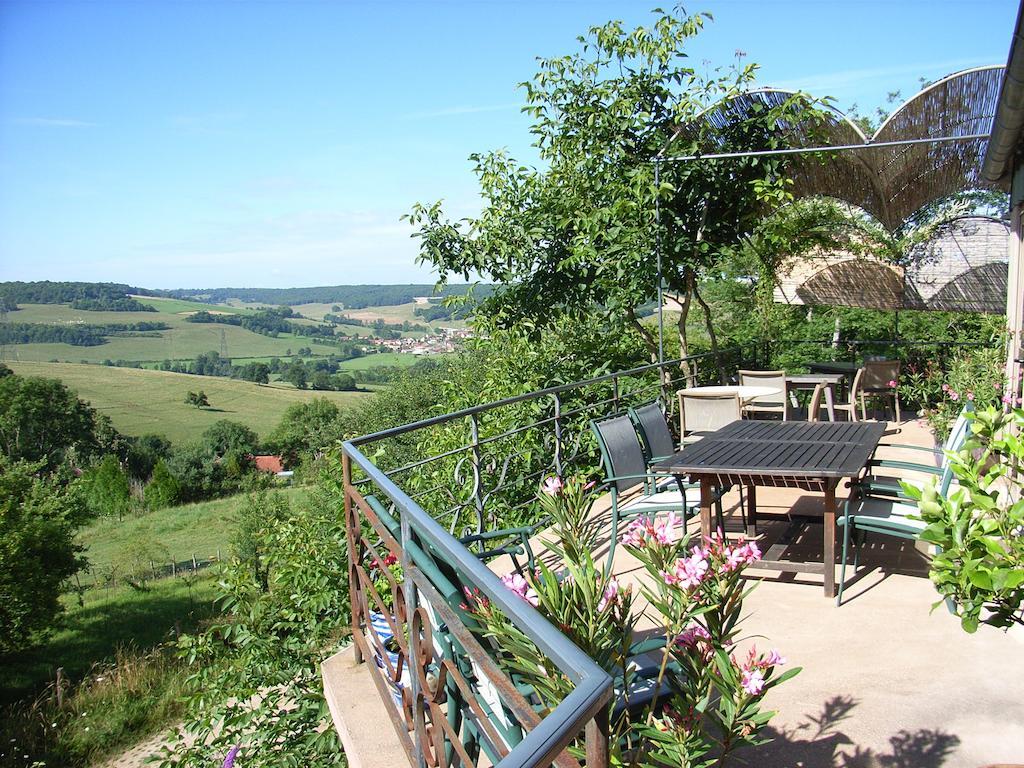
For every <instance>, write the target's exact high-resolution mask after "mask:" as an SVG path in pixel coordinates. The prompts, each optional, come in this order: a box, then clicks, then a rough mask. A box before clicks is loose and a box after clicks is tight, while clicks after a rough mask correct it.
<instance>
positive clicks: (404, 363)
mask: <svg viewBox="0 0 1024 768" xmlns="http://www.w3.org/2000/svg"><path fill="white" fill-rule="evenodd" d="M419 359H420V355H407V354H405V353H404V352H380V353H378V354H376V355H364V356H363V357H355V358H353V359H351V360H345V361H343V362H341V363H338V367H339V368H340V369H341V370H343V371H365V370H366V369H367V368H379V367H381V366H395V367H398V368H408V367H409V366H411V365H415V364H416V361H417V360H419Z"/></svg>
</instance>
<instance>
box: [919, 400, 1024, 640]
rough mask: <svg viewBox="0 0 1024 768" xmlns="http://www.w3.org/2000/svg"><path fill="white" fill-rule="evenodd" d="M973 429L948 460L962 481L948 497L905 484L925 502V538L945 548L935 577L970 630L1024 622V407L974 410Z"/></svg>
mask: <svg viewBox="0 0 1024 768" xmlns="http://www.w3.org/2000/svg"><path fill="white" fill-rule="evenodd" d="M968 418H971V419H972V424H971V432H970V434H969V436H968V438H967V440H966V442H965V443H964V445H963V447H962V449H961V450H959V451H957V452H955V453H953V452H950V454H949V455H948V460H949V461H950V466H951V467H952V471H953V474H954V475H955V476H956V479H957V482H958V486H959V487H956V489H955V490H954V491H952V492H951V493H949V494H948V495H947V496H945V497H944V496H941V495H940V494H939V492H938V489H937V487H936V484H935V482H934V480H933V481H932V483H931V484H929V485H926V486H924V487H923V488H917V487H915V486H912V485H909V484H907V483H904V484H903V487H904V489H905V490H906V491H907V493H908V494H909V495H910V496H911V497H912V498H914V499H917V501H918V509H919V511H920V515H921V519H923V520H924V521H925V522H926V523H927V524H928V526H927V528H925V529H924V532H923V533H922V534H921V538H923V539H924V540H925V541H929V542H931V543H933V544H935V545H937V546H938V548H939V552H938V554H937V555H935V557H934V558H932V562H931V579H932V581H933V582H934V584H935V588H936V589H937V590H938V591H939V594H940V595H942V597H943V600H940V601H939V602H938V603H936V606H938V605H941V604H942V602H943V601H946V602H948V603H949V604H950V605H951V606H952V608H953V610H954V611H955V613H956V614H957V615H958V616H959V617H960V623H961V625H962V626H963V628H964V629H965V630H966V631H967V632H974V631H976V630H977V629H978V624H979V623H985V624H991V625H993V626H996V627H1010V626H1012V625H1014V624H1018V625H1020V624H1024V607H1022V606H1024V499H1022V498H1021V495H1022V494H1021V492H1022V490H1024V482H1022V480H1021V477H1020V474H1019V471H1020V467H1021V465H1022V464H1024V442H1022V440H1021V437H1020V434H1021V432H1020V431H1021V429H1024V410H1021V409H1015V410H1013V411H1011V412H1009V413H1006V412H1004V411H1002V410H1001V409H999V408H996V407H994V406H989V407H987V408H983V409H980V410H978V411H976V412H975V413H974V414H969V415H968Z"/></svg>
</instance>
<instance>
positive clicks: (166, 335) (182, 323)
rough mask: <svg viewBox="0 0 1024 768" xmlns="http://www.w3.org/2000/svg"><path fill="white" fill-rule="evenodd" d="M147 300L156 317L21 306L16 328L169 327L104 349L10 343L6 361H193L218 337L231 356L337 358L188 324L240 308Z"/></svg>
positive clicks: (295, 341)
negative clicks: (200, 315)
mask: <svg viewBox="0 0 1024 768" xmlns="http://www.w3.org/2000/svg"><path fill="white" fill-rule="evenodd" d="M146 301H147V302H148V303H150V304H152V305H153V306H154V307H156V308H157V310H158V312H156V313H153V312H87V311H83V310H76V309H71V307H69V306H68V305H67V304H23V305H21V308H20V309H19V310H18V311H17V312H10V313H8V315H7V319H8V321H9V322H18V323H53V324H68V323H95V324H103V323H136V322H152V321H154V320H159V321H161V322H165V323H167V324H168V325H169V326H171V328H170V330H167V331H160V332H158V333H157V334H156V335H153V336H113V337H111V338H110V340H109V341H108V342H107V343H106V344H100V345H99V346H95V347H77V346H72V345H70V344H53V343H37V344H17V345H14V344H11V345H8V346H7V348H6V350H5V357H6V358H7V359H8V360H15V361H19V360H20V361H26V362H29V361H34V362H44V361H49V360H60V361H63V362H72V363H78V362H82V361H85V362H89V363H102V362H103V361H104V360H132V361H154V362H156V361H160V360H165V359H169V360H191V359H194V358H195V357H196V356H197V355H201V354H203V353H204V352H210V351H216V352H219V351H220V349H221V333H222V332H223V334H224V337H223V339H224V344H225V346H226V347H227V351H228V356H229V357H273V356H276V357H284V356H286V355H288V354H289V351H290V352H291V353H294V352H297V351H298V349H299V348H300V347H309V348H310V349H311V350H312V351H313V354H314V355H330V354H332V353H337V351H338V350H337V348H336V347H335V346H333V345H327V344H319V343H317V342H315V341H313V340H312V339H310V338H309V337H308V336H295V335H293V334H281V335H279V336H277V337H276V338H274V337H270V336H263V335H261V334H258V333H254V332H252V331H250V330H247V329H245V328H240V327H238V326H234V325H220V324H207V323H190V322H188V321H187V317H188V316H189V314H191V313H192V312H195V311H197V310H198V309H205V310H207V311H212V312H221V311H223V312H225V313H230V314H243V313H248V312H249V310H245V309H241V308H238V307H211V306H210V305H208V304H207V305H203V304H200V303H198V302H191V301H178V300H175V299H152V298H149V297H146ZM342 327H343V328H344V329H345V330H346V331H347V332H349V333H355V332H359V333H361V334H362V335H363V336H366V335H368V333H369V331H368V330H367V329H366V328H359V327H358V326H342Z"/></svg>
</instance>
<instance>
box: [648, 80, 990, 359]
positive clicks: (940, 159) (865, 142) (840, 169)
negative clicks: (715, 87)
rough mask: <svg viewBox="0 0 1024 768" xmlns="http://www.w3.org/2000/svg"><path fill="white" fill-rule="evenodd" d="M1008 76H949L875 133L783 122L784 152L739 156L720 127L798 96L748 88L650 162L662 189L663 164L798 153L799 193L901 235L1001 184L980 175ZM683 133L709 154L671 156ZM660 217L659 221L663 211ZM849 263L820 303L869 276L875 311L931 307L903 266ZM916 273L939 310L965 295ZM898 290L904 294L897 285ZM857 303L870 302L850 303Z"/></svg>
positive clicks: (828, 117) (846, 124)
mask: <svg viewBox="0 0 1024 768" xmlns="http://www.w3.org/2000/svg"><path fill="white" fill-rule="evenodd" d="M1004 71H1005V68H1004V67H1003V66H1001V65H991V66H985V67H975V68H972V69H968V70H964V71H962V72H957V73H954V74H951V75H949V76H947V77H944V78H942V79H941V80H938V81H937V82H935V83H932V84H931V85H928V86H927V87H925V88H924V89H922V90H921V91H920V92H918V93H917V94H915V95H914V96H912V97H911V98H909V99H907V101H905V102H904V103H903V104H902V105H901V106H900V107H899V109H897V110H896V111H895V112H893V113H892V114H891V115H890V116H889V117H888V119H886V121H885V122H884V123H883V124H882V125H881V126H880V127H879V128H878V130H877V131H875V133H874V134H872V135H871V136H867V135H866V134H865V133H864V131H863V130H861V128H860V127H859V126H858V125H857V124H856V123H855V122H853V120H851V119H850V118H849V117H848V116H847V115H844V114H843V113H842V112H840V111H838V110H835V109H831V108H826V109H824V110H823V118H822V119H818V120H814V121H808V122H786V121H783V120H780V121H779V124H778V125H777V131H776V132H777V133H781V134H784V135H786V136H788V139H789V140H788V144H789V145H790V146H789V147H788V148H785V149H766V148H763V147H747V148H744V150H743V151H729V147H728V146H727V145H725V143H724V139H721V138H718V137H722V136H725V135H726V134H727V133H728V132H727V131H726V130H724V129H726V128H728V126H729V125H730V124H732V123H734V122H736V121H742V120H744V119H746V118H747V117H750V116H753V115H754V114H756V113H758V112H762V111H763V110H765V109H766V108H773V107H778V106H780V105H782V104H783V103H785V101H786V100H788V99H790V98H792V97H793V96H794V95H795V93H794V92H792V91H786V90H780V89H773V88H767V89H760V90H754V91H750V92H748V93H744V94H741V95H739V96H736V97H733V98H730V99H727V100H725V101H722V102H719V103H717V104H714V105H712V106H711V107H709V108H708V109H707V110H705V111H704V112H703V113H702V114H701V115H700V116H698V117H697V118H696V119H695V120H693V121H691V122H689V123H686V124H684V125H681V126H679V128H677V130H676V131H675V133H674V134H673V135H672V137H671V138H670V139H669V141H668V142H667V143H666V145H665V146H664V147H663V148H662V150H661V151H660V152H659V153H658V154H657V155H656V156H655V157H654V158H653V163H654V170H655V179H656V183H657V180H658V177H659V175H660V169H661V168H662V166H664V165H666V164H671V163H677V162H696V161H728V160H730V159H737V158H743V157H752V156H753V157H756V156H777V155H792V156H793V162H792V163H791V165H790V167H789V169H788V172H789V174H790V176H791V178H792V179H793V182H794V185H793V193H794V194H795V195H796V196H798V197H814V196H825V197H832V198H836V199H839V200H842V201H845V202H847V203H849V204H851V205H854V206H856V207H858V208H860V209H862V210H863V211H866V212H867V213H869V214H870V215H871V216H873V217H874V218H875V219H876V220H877V221H878V222H880V223H881V224H882V226H883V227H885V228H886V229H887V230H888V231H889V232H890V233H895V232H898V231H899V230H900V229H901V228H903V227H904V225H905V224H906V222H907V221H908V220H909V219H910V217H911V216H912V215H913V214H914V213H916V212H917V211H919V210H920V209H921V208H922V207H924V206H926V205H928V204H929V203H932V202H935V201H938V200H942V199H943V198H946V197H949V196H950V195H952V194H954V193H956V192H960V191H964V190H970V189H980V188H985V187H990V188H997V185H996V184H995V183H993V180H992V179H991V178H990V177H989V176H983V175H982V165H983V159H984V157H985V154H986V151H987V149H988V139H989V134H990V131H991V130H992V124H993V120H994V118H995V115H996V110H997V106H998V104H999V99H1000V89H1001V87H1002V82H1003V73H1004ZM680 137H685V138H688V139H690V140H691V142H692V141H697V142H698V143H699V142H703V143H704V145H705V148H704V150H703V151H701V152H700V153H699V154H694V155H685V156H677V155H671V154H669V150H670V149H671V147H672V145H673V143H675V142H676V141H677V140H678V139H679V138H680ZM655 214H656V219H657V220H658V221H660V210H656V212H655ZM655 248H656V251H657V264H658V267H657V271H658V298H659V301H658V306H659V310H658V313H659V317H658V326H659V340H660V339H661V338H662V336H663V333H664V331H663V321H662V317H661V312H662V309H661V307H662V301H661V286H662V280H661V243H660V241H658V242H656V243H655ZM850 261H851V260H850V258H845V259H844V258H842V256H839V257H838V259H837V262H836V263H835V264H833V265H831V266H832V267H835V268H836V269H835V271H834V272H829V273H827V274H826V275H820V279H819V280H818V281H817V284H816V285H814V286H811V287H812V288H814V289H815V290H817V291H818V293H819V294H822V297H823V298H824V297H825V296H827V295H828V294H829V292H831V293H832V294H833V301H831V302H822V303H837V301H836V299H839V298H841V296H842V293H843V291H842V289H843V287H844V286H849V285H852V284H854V283H856V282H857V281H858V278H859V277H866V276H871V275H873V276H875V277H877V278H878V279H881V280H882V285H883V286H884V288H883V289H882V290H881V291H879V293H880V295H879V296H878V297H876V298H875V299H873V301H874V302H875V304H873V305H871V307H872V308H881V309H900V308H904V307H906V306H907V305H906V303H905V302H906V301H908V300H909V301H911V302H913V303H915V304H916V305H917V306H916V307H915V308H922V306H921V305H922V303H923V304H924V305H925V308H926V307H927V304H928V300H924V299H921V298H919V297H917V296H915V295H914V292H909V291H907V290H906V273H905V272H903V271H902V270H900V269H898V268H894V271H893V270H884V267H883V266H882V265H881V264H880V263H879V264H871V263H870V262H871V260H870V259H868V260H866V262H867V263H860V262H857V263H849V262H850ZM862 261H863V260H862ZM940 261H941V260H940ZM1003 261H1004V262H1005V258H1004V259H1003ZM972 269H973V267H972ZM991 270H992V271H993V272H995V271H996V270H997V268H996V267H991ZM821 271H822V270H821V269H819V270H817V271H816V272H815V273H814V274H812V275H808V277H809V278H811V279H813V278H814V277H816V276H819V273H820V272H821ZM828 276H834V278H835V279H836V280H837V281H838V282H837V283H836V284H835V285H834V286H833V287H831V288H826V286H825V285H824V283H825V282H826V279H827V277H828ZM913 276H914V277H916V278H920V279H921V280H922V281H923V282H922V285H925V286H926V289H925V293H926V294H927V296H928V298H929V300H934V301H933V304H936V307H937V305H938V304H939V303H943V302H946V301H948V300H951V299H952V298H953V297H954V296H957V295H960V296H965V295H967V294H968V293H969V292H968V291H967V290H966V289H965V290H963V291H959V292H958V290H957V289H956V288H952V289H951V290H950V291H949V292H948V293H947V294H945V295H944V296H942V297H938V298H936V294H937V293H940V292H941V290H942V288H943V287H945V286H947V285H950V284H952V283H953V282H954V281H953V280H951V279H950V280H942V281H939V277H940V276H939V275H936V274H932V275H931V276H929V275H928V274H927V273H922V272H921V271H920V270H918V269H915V270H914V272H913ZM1005 279H1006V278H1003V285H1005ZM937 281H938V282H937ZM940 283H941V287H940V289H939V290H938V291H936V290H933V288H934V285H936V284H940ZM901 284H902V285H903V286H904V287H903V288H900V285H901ZM793 293H794V292H792V291H791V294H793ZM917 293H920V292H919V291H918V292H917ZM990 293H991V292H984V291H981V290H980V289H977V290H975V291H974V294H976V297H975V298H978V299H980V297H981V295H982V294H984V295H985V296H986V297H987V296H989V294H990ZM908 295H909V299H908V298H907V297H908ZM1004 296H1005V294H1004ZM799 303H811V302H803V301H801V302H799ZM840 303H841V302H840ZM879 305H881V306H879ZM852 306H864V305H863V304H857V303H854V304H852ZM990 306H993V305H992V304H990ZM907 308H909V307H907ZM960 308H961V309H964V308H965V307H963V306H961V307H960ZM986 311H1000V312H1002V311H1005V299H1004V302H1003V308H1000V309H998V310H986ZM659 346H660V345H659ZM663 357H664V355H663V354H660V355H659V359H661V358H663Z"/></svg>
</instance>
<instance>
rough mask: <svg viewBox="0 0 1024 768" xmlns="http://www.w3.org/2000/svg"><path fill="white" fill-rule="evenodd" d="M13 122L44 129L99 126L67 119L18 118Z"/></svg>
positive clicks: (84, 121) (85, 121)
mask: <svg viewBox="0 0 1024 768" xmlns="http://www.w3.org/2000/svg"><path fill="white" fill-rule="evenodd" d="M11 122H12V123H17V124H18V125H38V126H42V127H44V128H92V127H95V126H96V125H98V124H97V123H90V122H88V121H87V120H73V119H71V118H66V117H16V118H14V119H13V120H11Z"/></svg>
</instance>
